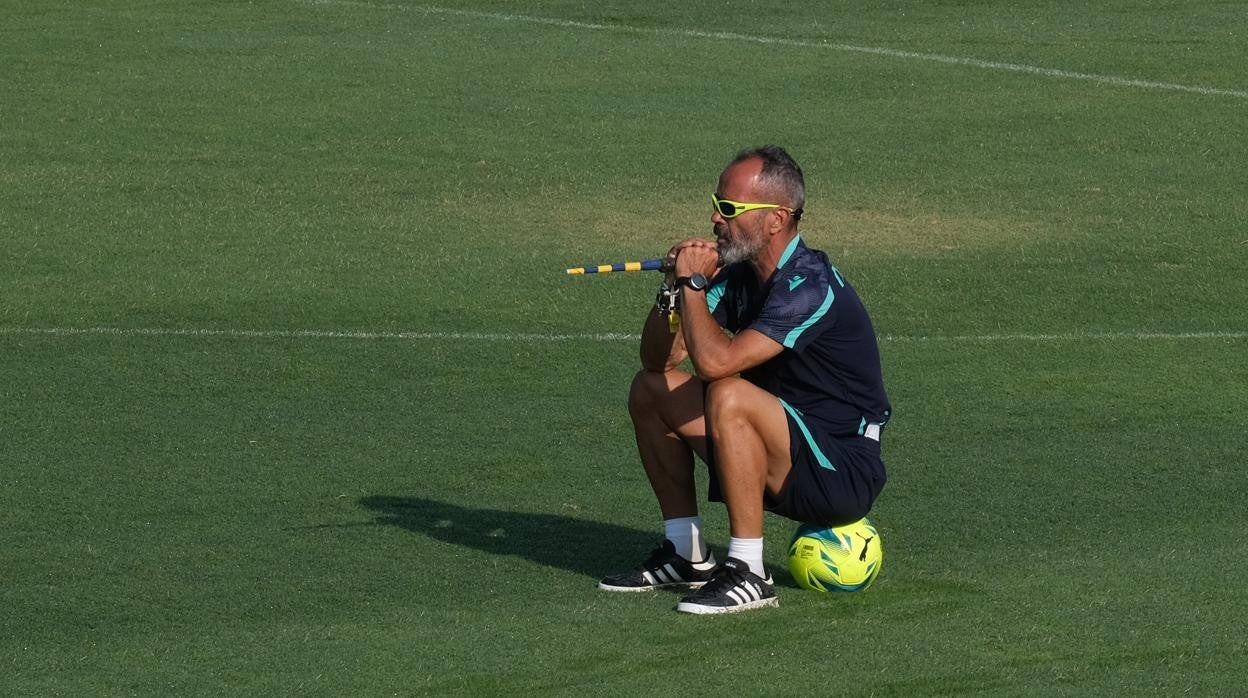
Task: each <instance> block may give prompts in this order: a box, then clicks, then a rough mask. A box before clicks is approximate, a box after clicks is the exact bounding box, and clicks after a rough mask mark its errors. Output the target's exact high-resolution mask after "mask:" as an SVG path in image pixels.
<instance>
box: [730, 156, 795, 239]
mask: <svg viewBox="0 0 1248 698" xmlns="http://www.w3.org/2000/svg"><path fill="white" fill-rule="evenodd" d="M755 158H758V159H759V160H762V161H763V171H762V173H761V174H760V175H759V178H758V179H759V183H760V184H762V185H763V186H764V187H766V188H768V189H771V190H772V191H775V192H777V193H779V194H781V195H782V196H784V197H785V198H787V199H788V201H786V202H785V203H787V204H788V205H789V206H790V207H791V208H793V209H795V210H796V213H794V214H793V220H794V221H797V220H800V219H801V217H802V209H803V208H804V207H805V206H806V178H805V177H803V176H802V168H801V167H798V165H797V161H796V160H794V159H793V156H791V155H789V153H788V152H787V151H786V150H785V149H784V148H781V147H780V146H778V145H764V146H761V147H758V148H747V149H745V150H742V151H741V152H739V153H737V156H736V157H735V158H733V159H732V162H730V163H728V164H729V166H732V165H735V164H737V163H739V162H744V161H745V160H753V159H755Z"/></svg>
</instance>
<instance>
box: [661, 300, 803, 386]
mask: <svg viewBox="0 0 1248 698" xmlns="http://www.w3.org/2000/svg"><path fill="white" fill-rule="evenodd" d="M680 303H681V308H682V311H681V334H682V335H683V336H684V340H685V341H684V343H685V345H686V346H687V347H688V351H689V356H690V357H691V358H692V359H693V367H694V369H696V370H697V372H698V376H699V377H701V378H702V379H703V380H707V381H713V380H719V379H720V378H727V377H728V376H733V375H736V374H738V373H740V372H742V371H744V370H746V369H747V368H752V367H754V366H757V365H759V364H761V363H763V362H764V361H767V360H768V359H770V358H772V357H773V356H776V355H777V354H779V353H780V352H782V351H784V347H783V346H782V345H781V344H780V343H779V342H777V341H775V340H774V339H772V338H771V337H768V336H767V335H765V334H763V333H761V332H756V331H754V330H745V331H744V332H741V333H739V334H737V335H736V336H734V337H729V336H728V335H726V334H724V331H723V329H721V328H720V326H719V323H718V322H716V321H715V318H714V317H712V316H711V311H710V310H709V309H708V308H707V305H706V293H699V292H697V291H694V290H692V289H689V288H685V289H683V290H682V291H681V299H680Z"/></svg>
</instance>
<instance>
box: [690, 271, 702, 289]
mask: <svg viewBox="0 0 1248 698" xmlns="http://www.w3.org/2000/svg"><path fill="white" fill-rule="evenodd" d="M689 288H692V289H693V290H695V291H702V290H705V289H706V277H705V276H702V275H701V274H694V275H693V276H690V277H689Z"/></svg>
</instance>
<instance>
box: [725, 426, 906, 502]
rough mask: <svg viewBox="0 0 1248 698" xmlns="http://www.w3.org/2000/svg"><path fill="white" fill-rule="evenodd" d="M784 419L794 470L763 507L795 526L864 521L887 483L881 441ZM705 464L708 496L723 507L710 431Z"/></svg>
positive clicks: (766, 495)
mask: <svg viewBox="0 0 1248 698" xmlns="http://www.w3.org/2000/svg"><path fill="white" fill-rule="evenodd" d="M786 417H787V418H788V422H789V457H790V458H791V459H792V461H793V469H792V470H790V471H789V477H788V479H786V480H785V481H784V485H783V486H782V487H781V488H780V491H779V492H778V493H776V494H775V495H774V496H773V495H772V494H771V493H770V492H765V493H764V494H763V508H764V509H766V510H767V511H771V512H774V513H776V514H779V515H780V516H783V517H785V518H789V519H793V520H794V521H799V522H801V523H809V524H819V525H822V526H840V525H842V524H847V523H853V522H854V521H857V520H858V519H861V518H862V517H864V516H866V515H867V512H868V511H870V510H871V505H872V503H874V502H875V498H876V497H878V496H879V494H880V490H882V489H884V481H885V479H886V475H885V472H884V461H882V460H881V459H880V442H878V441H875V440H873V439H868V438H867V437H865V436H828V435H826V434H820V433H817V432H810V431H808V430H806V429H805V428H804V426H803V425H802V424H801V423H800V422H799V421H797V418H796V417H795V416H794V415H793V414H792V413H790V412H788V411H787V410H786ZM707 459H708V461H709V462H708V463H707V465H708V466H710V467H709V468H708V470H710V486H709V491H708V493H707V497H708V499H710V500H711V501H712V502H722V501H724V500H723V496H722V494H721V493H720V489H719V477H718V473H716V470H715V444H714V443H713V442H712V440H711V439H710V430H709V429H708V430H707Z"/></svg>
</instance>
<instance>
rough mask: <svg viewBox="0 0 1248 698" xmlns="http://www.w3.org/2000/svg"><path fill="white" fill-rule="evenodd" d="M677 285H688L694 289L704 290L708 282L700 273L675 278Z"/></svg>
mask: <svg viewBox="0 0 1248 698" xmlns="http://www.w3.org/2000/svg"><path fill="white" fill-rule="evenodd" d="M676 285H677V286H688V287H689V288H691V289H693V290H695V291H705V290H706V287H707V286H709V285H710V282H709V281H707V280H706V277H705V276H702V275H701V274H693V275H692V276H682V277H680V278H679V279H676Z"/></svg>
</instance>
